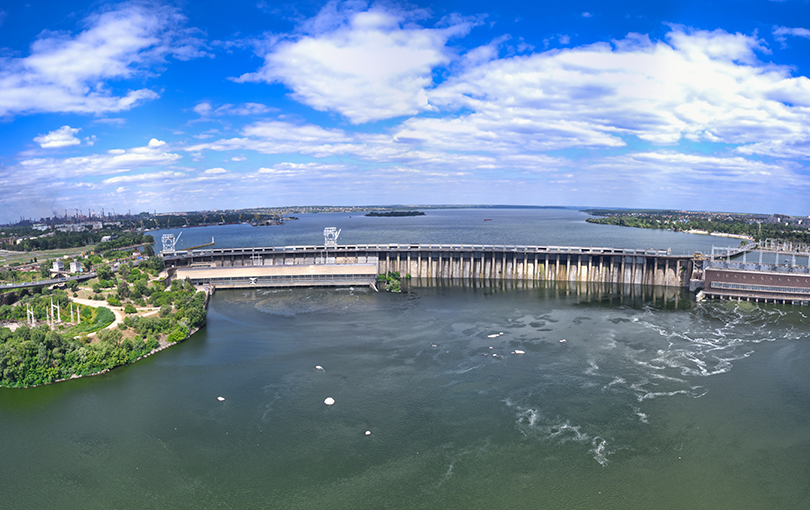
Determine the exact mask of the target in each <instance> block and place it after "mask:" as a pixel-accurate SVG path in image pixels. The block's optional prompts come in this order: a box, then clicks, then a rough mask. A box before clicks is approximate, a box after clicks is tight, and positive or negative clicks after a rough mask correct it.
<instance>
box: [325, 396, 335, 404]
mask: <svg viewBox="0 0 810 510" xmlns="http://www.w3.org/2000/svg"><path fill="white" fill-rule="evenodd" d="M323 403H324V404H326V405H328V406H331V405H332V404H334V403H335V399H333V398H332V397H326V400H324V401H323Z"/></svg>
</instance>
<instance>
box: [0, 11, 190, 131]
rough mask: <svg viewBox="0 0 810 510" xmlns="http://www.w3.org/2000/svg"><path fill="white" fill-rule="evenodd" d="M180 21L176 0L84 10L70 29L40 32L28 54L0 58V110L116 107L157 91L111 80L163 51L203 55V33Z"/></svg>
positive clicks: (154, 60)
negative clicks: (79, 24)
mask: <svg viewBox="0 0 810 510" xmlns="http://www.w3.org/2000/svg"><path fill="white" fill-rule="evenodd" d="M184 23H185V18H184V17H183V16H182V15H181V14H180V13H179V12H178V11H177V10H176V9H175V8H172V7H167V6H163V7H155V6H147V5H142V4H138V3H129V4H123V5H122V6H117V7H114V8H111V9H108V10H104V11H103V12H101V13H99V14H94V15H92V16H90V17H88V18H86V19H85V20H84V21H83V25H84V27H85V28H84V30H83V31H82V32H80V33H78V34H75V35H74V34H70V33H66V32H51V31H44V32H42V33H41V34H40V35H39V37H38V38H37V39H36V41H34V42H33V44H32V45H31V49H30V53H29V55H28V56H27V57H22V58H13V57H6V58H1V59H0V116H9V115H16V114H27V113H35V112H74V113H103V112H118V111H123V110H129V109H130V108H132V107H133V106H135V105H136V104H138V103H140V102H143V101H147V100H151V99H155V98H157V97H158V93H157V92H155V91H153V90H150V89H146V88H141V89H136V90H112V89H111V88H110V87H109V84H108V82H109V81H111V80H122V79H127V78H132V77H135V76H146V75H147V71H148V70H149V66H154V65H155V64H158V65H160V64H161V63H162V62H164V61H165V58H166V57H167V56H173V57H174V58H177V59H181V60H186V59H190V58H196V57H199V56H202V55H204V54H205V52H204V50H203V49H202V48H203V47H204V43H203V41H202V39H201V38H200V33H199V32H198V31H194V30H193V29H187V28H183V24H184ZM151 72H154V71H151Z"/></svg>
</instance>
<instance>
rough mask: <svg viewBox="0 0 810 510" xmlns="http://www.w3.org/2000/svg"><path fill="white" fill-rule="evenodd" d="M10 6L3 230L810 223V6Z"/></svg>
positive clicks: (3, 102) (5, 31)
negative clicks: (476, 215)
mask: <svg viewBox="0 0 810 510" xmlns="http://www.w3.org/2000/svg"><path fill="white" fill-rule="evenodd" d="M495 4H496V5H495V6H494V7H493V2H475V1H465V2H460V1H445V2H412V3H405V2H378V3H368V2H362V1H349V2H323V1H304V2H289V3H285V2H273V1H269V0H260V1H252V2H239V1H232V2H227V3H224V2H213V1H196V2H185V1H183V2H176V3H165V2H125V3H108V2H72V1H62V2H39V1H31V2H29V3H27V4H22V3H12V2H5V3H3V4H0V48H2V49H1V50H0V137H2V140H3V143H2V144H0V189H2V196H0V222H8V221H16V220H18V219H19V218H20V217H21V216H23V217H33V218H35V219H38V218H40V217H44V216H53V215H55V214H58V215H60V216H61V215H63V214H64V210H65V209H68V210H70V211H75V209H76V208H79V209H82V210H83V211H84V212H85V213H86V211H87V210H88V209H93V210H94V211H95V212H100V211H101V209H102V207H103V208H104V209H105V211H112V210H114V211H115V212H118V213H121V212H126V211H127V210H131V211H132V212H139V211H153V210H156V211H158V212H168V211H179V210H195V209H216V208H220V209H224V208H242V207H258V206H265V207H273V206H290V205H366V204H479V203H480V204H484V203H487V204H505V203H509V204H525V205H592V206H605V207H643V208H677V209H691V210H716V211H741V212H764V213H777V212H778V213H785V214H795V215H808V214H810V198H808V197H810V169H809V168H808V157H809V156H810V80H808V78H807V76H808V75H809V74H810V5H809V4H808V2H807V0H784V1H768V0H721V1H711V0H703V1H700V2H697V1H682V0H681V1H671V2H633V1H615V2H609V3H608V2H596V1H569V2H544V1H534V2H512V1H505V2H497V3H495Z"/></svg>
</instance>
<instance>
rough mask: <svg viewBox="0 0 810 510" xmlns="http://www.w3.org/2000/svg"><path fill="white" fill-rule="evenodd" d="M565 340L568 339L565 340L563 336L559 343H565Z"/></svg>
mask: <svg viewBox="0 0 810 510" xmlns="http://www.w3.org/2000/svg"><path fill="white" fill-rule="evenodd" d="M567 341H568V340H566V339H565V338H563V339H562V340H560V343H561V344H564V343H565V342H567Z"/></svg>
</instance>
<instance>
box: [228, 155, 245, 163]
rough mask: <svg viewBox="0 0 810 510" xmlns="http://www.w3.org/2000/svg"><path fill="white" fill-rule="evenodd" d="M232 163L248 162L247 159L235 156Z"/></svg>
mask: <svg viewBox="0 0 810 510" xmlns="http://www.w3.org/2000/svg"><path fill="white" fill-rule="evenodd" d="M231 161H235V162H240V161H247V158H246V157H244V156H234V157H232V158H231Z"/></svg>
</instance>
